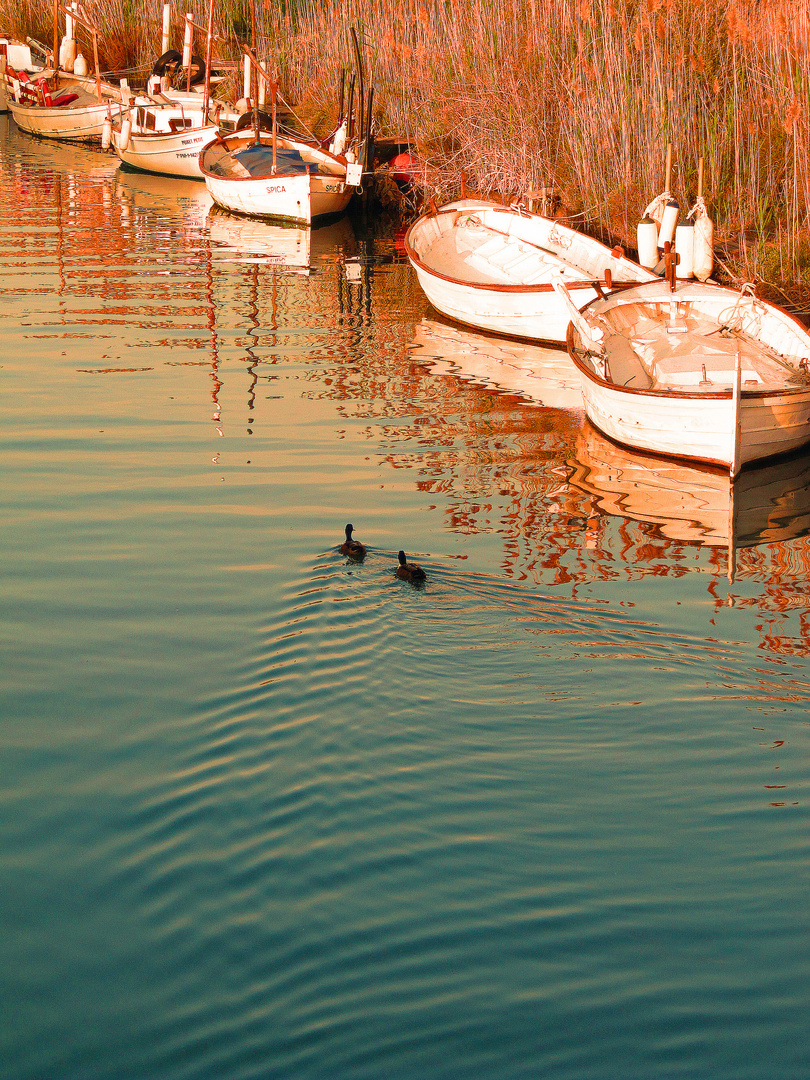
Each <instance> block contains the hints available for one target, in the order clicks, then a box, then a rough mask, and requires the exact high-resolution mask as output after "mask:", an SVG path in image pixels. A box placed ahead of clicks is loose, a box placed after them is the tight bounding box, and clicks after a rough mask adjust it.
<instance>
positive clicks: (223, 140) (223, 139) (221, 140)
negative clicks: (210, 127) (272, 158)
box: [199, 128, 348, 185]
mask: <svg viewBox="0 0 810 1080" xmlns="http://www.w3.org/2000/svg"><path fill="white" fill-rule="evenodd" d="M243 130H244V131H246V132H247V135H246V137H245V140H244V141H245V142H246V143H247V139H248V138H249V137H250V136H251V135H253V129H252V128H244V129H243ZM240 134H241V132H235V131H230V132H228V134H227V135H219V136H217V138H216V139H214V140H213V142H210V143H208V145H207V146H205V147H203V149H202V150H201V151H200V160H199V164H200V172H201V173H202V174H203V175H204V176H210V177H211V178H212V179H213V180H227V181H228V182H229V183H231V182H236V181H247V182H252V183H266V182H267V180H273V179H276V178H275V177H272V176H221V175H220V174H219V173H214V172H211V170H210V169H209V168H208V167H207V166H206V165H205V163H204V162H203V156H204V155H205V154H207V153H208V151H210V150H213V149H214V148H215V147H217V146H222V147H224V148H225V149H226V151H227V152H228V153H229V154H232V153H234V151H233V150H231V149H230V148H229V147H228V139H233V138H234V136H235V135H240ZM261 134H263V135H267V134H268V133H267V132H262V133H261ZM279 142H286V143H297V144H298V145H299V146H305V147H306V148H307V149H308V150H314V151H315V152H316V153H318V154H323V155H324V157H326V158H330V159H331V160H332V161H334V162H336V163H337V164H338V165H339V166H340V167H341V168H342V169H343V176H336V175H330V174H323V173H315V174H314V176H316V177H320V178H321V179H324V180H332V181H337V183H339V184H344V185H345V184H346V166H347V165H348V161H347V160H346V159H345V158H341V157H338V155H337V154H333V153H332V152H331V151H330V150H324V149H323V147H321V146H313V145H311V144H310V143H307V142H304V140H303V139H290V138H288V137H286V136H281V135H280V136H279ZM253 145H254V146H255V145H260V146H267V147H268V148H269V147H270V146H271V145H272V144H271V143H270V142H263V141H262V138H261V135H260V136H259V142H258V144H256V143H254V144H253ZM240 149H241V148H240ZM285 149H286V147H285ZM293 149H294V147H293ZM305 164H306V165H309V164H310V163H309V162H305ZM298 176H313V173H312V172H311V171H310V170H309V168H307V169H306V170H302V171H301V172H300V173H291V174H289V173H288V174H287V176H286V178H287V179H293V178H295V177H298ZM278 179H280V180H281V179H285V177H282V176H279V177H278Z"/></svg>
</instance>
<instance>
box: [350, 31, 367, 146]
mask: <svg viewBox="0 0 810 1080" xmlns="http://www.w3.org/2000/svg"><path fill="white" fill-rule="evenodd" d="M352 45H353V46H354V56H355V60H356V61H357V116H358V120H359V123H358V125H357V138H358V140H359V141H361V142H362V140H363V121H364V120H365V115H364V114H365V103H366V102H365V97H366V84H365V79H364V77H363V58H362V56H361V55H360V43H359V42H358V40H357V31H356V30H355V28H354V27H352Z"/></svg>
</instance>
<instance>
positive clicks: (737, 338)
mask: <svg viewBox="0 0 810 1080" xmlns="http://www.w3.org/2000/svg"><path fill="white" fill-rule="evenodd" d="M557 288H558V293H559V294H561V295H562V296H563V297H565V294H566V287H565V286H564V285H563V284H562V283H561V282H558V283H557ZM570 312H571V318H572V322H571V325H570V327H569V329H568V336H567V344H568V351H569V354H570V356H571V359H572V360H573V361H574V363H575V364H576V366H577V368H578V369H579V372H580V377H581V379H582V394H583V399H584V402H585V410H586V412H587V414H588V418H589V419H590V420H591V422H592V423H593V424H594V425H595V426H596V427H597V428H599V430H600V431H602V432H604V434H606V435H608V436H609V437H610V438H612V439H615V440H616V441H617V442H620V443H623V444H625V445H627V446H631V447H635V448H638V449H641V450H648V451H651V452H653V453H657V454H666V455H669V456H672V457H679V458H691V459H696V460H698V461H706V462H711V463H713V464H716V465H722V466H724V467H727V468H728V470H729V473H730V475H731V476H732V477H734V476H737V474H738V473H739V472H740V470H741V469H742V467H743V466H744V465H747V464H749V463H751V462H754V461H762V460H764V459H766V458H769V457H774V456H776V455H779V454H784V453H787V452H788V451H790V450H794V449H796V448H797V447H799V446H802V445H803V444H804V443H806V442H808V441H810V374H808V369H810V334H808V332H807V330H806V329H805V328H804V327H803V326H802V325H801V324H800V323H799V322H798V321H797V320H796V319H794V318H793V317H792V316H791V315H789V314H788V313H787V312H785V311H783V310H782V309H781V308H778V307H777V306H776V305H775V304H770V303H767V302H766V301H764V300H761V299H759V298H758V297H756V296H754V295H753V290H751V289H743V291H742V292H735V291H734V290H733V289H726V288H722V287H721V286H719V285H711V284H704V283H701V282H684V283H675V282H674V281H673V282H672V283H670V282H668V281H656V282H651V283H648V284H645V285H639V286H637V287H636V288H633V289H629V290H626V291H624V292H621V293H615V294H613V295H611V296H607V297H604V298H600V299H598V300H594V301H592V302H591V303H590V304H589V305H588V306H587V307H586V308H585V309H584V310H583V311H581V312H580V311H578V310H577V308H576V306H575V305H574V304H572V305H571V307H570Z"/></svg>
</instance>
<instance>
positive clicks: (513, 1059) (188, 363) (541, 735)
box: [0, 119, 810, 1080]
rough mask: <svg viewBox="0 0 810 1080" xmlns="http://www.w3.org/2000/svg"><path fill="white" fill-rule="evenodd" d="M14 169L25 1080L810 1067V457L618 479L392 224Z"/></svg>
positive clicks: (12, 518)
mask: <svg viewBox="0 0 810 1080" xmlns="http://www.w3.org/2000/svg"><path fill="white" fill-rule="evenodd" d="M0 170H1V171H2V180H3V183H2V185H0V254H1V257H0V295H2V302H1V303H0V334H2V361H1V362H2V368H0V376H2V387H3V393H2V401H3V450H2V454H3V466H4V468H3V484H2V517H3V527H2V537H3V543H2V565H3V589H2V618H0V628H1V629H0V632H1V633H2V645H3V650H2V653H3V664H2V677H1V681H0V695H1V696H0V716H1V717H2V744H1V745H2V770H0V826H1V827H0V857H1V860H2V861H1V865H2V873H3V880H2V889H0V925H1V926H2V930H1V931H0V990H1V992H2V1002H0V1023H1V1024H2V1042H1V1043H0V1076H2V1077H3V1078H4V1080H128V1078H132V1080H197V1078H200V1080H203V1078H216V1080H247V1078H255V1080H264V1078H284V1080H286V1078H289V1080H333V1078H335V1080H355V1078H357V1080H365V1078H369V1080H398V1078H404V1080H405V1078H406V1080H410V1078H414V1080H417V1078H418V1080H422V1078H424V1080H445V1078H446V1080H451V1078H452V1080H455V1078H458V1077H473V1078H476V1080H518V1078H521V1080H522V1078H536V1077H553V1078H554V1080H557V1078H560V1080H569V1078H570V1080H630V1078H632V1080H635V1078H639V1080H641V1078H644V1080H648V1078H650V1077H655V1078H667V1080H669V1078H675V1077H683V1078H687V1077H688V1078H695V1077H700V1078H702V1077H707V1078H712V1080H721V1078H728V1080H746V1078H751V1080H753V1078H756V1080H790V1078H797V1080H798V1078H801V1080H805V1078H806V1077H807V1076H808V1074H810V1036H808V1033H807V1016H808V1005H810V987H809V986H808V978H809V977H810V933H809V932H810V906H809V905H808V902H807V898H808V888H809V887H810V872H808V868H809V864H808V860H809V858H810V850H809V847H810V813H809V811H810V790H808V784H810V713H809V712H808V702H809V701H810V670H809V669H808V652H809V651H810V600H809V599H808V590H807V575H808V568H810V539H808V536H807V531H808V527H809V526H810V492H809V490H808V489H809V488H810V457H808V456H804V457H798V458H795V459H794V460H792V461H790V462H788V463H786V464H781V465H778V466H773V467H771V468H769V469H763V470H760V471H758V472H754V473H748V474H746V475H745V476H744V478H743V481H742V482H741V484H740V485H739V487H738V489H737V490H736V491H735V493H734V497H733V500H731V499H730V497H729V487H728V483H727V481H726V480H725V479H724V478H723V477H722V476H721V475H719V474H717V473H712V472H701V471H699V470H692V469H688V468H683V467H679V466H673V465H665V464H661V463H659V464H657V465H652V466H651V464H650V462H649V461H648V460H645V459H644V458H642V457H638V456H633V455H629V454H625V453H623V452H622V451H620V450H618V449H617V448H615V447H612V446H611V445H609V444H607V443H606V442H605V441H604V440H603V439H601V438H600V437H599V436H598V435H597V434H596V433H595V432H593V431H592V430H590V429H589V428H588V427H587V426H586V424H585V422H584V420H583V417H582V414H581V412H580V411H579V408H578V399H577V392H576V386H577V383H576V379H575V378H574V377H573V376H572V373H571V371H570V369H568V368H567V365H566V364H565V362H564V357H563V356H562V355H561V354H559V353H554V352H550V351H542V350H539V349H531V348H528V347H527V348H524V347H521V346H519V345H516V344H514V343H498V342H497V341H493V340H492V339H485V338H479V337H476V336H475V335H467V334H464V333H463V332H461V331H459V330H457V329H454V328H452V327H451V326H449V325H448V324H446V323H442V322H441V320H439V319H438V318H437V316H436V315H435V313H433V312H432V311H431V310H430V308H429V307H428V305H427V304H426V302H425V301H424V299H423V298H422V296H421V294H420V292H419V290H418V287H417V285H416V282H415V279H414V277H413V276H412V274H411V272H410V270H409V268H408V267H407V266H406V265H405V264H404V263H403V260H402V256H401V253H400V250H399V248H398V247H397V244H396V242H395V241H394V240H393V239H390V238H385V237H382V236H376V237H375V235H374V232H373V229H370V228H369V227H368V226H367V225H366V224H365V223H364V222H363V221H362V220H361V219H356V220H354V221H353V222H349V221H344V222H342V223H339V224H337V225H333V226H331V227H329V228H327V229H320V230H317V231H315V232H313V233H312V235H311V236H310V237H307V236H306V235H305V234H302V233H297V232H294V231H290V230H286V231H281V230H277V229H273V228H271V227H269V226H267V225H263V224H257V223H251V222H246V221H241V220H236V219H232V218H229V217H225V216H223V215H216V214H209V205H208V200H207V196H206V195H205V191H204V188H202V186H201V185H200V186H198V185H194V184H176V185H174V186H172V183H171V181H165V180H160V179H156V178H148V177H140V176H137V175H134V174H129V175H127V174H122V173H119V172H118V170H117V168H116V165H115V163H114V160H113V159H111V158H109V157H107V156H104V155H102V154H100V153H95V152H92V151H89V150H75V149H69V148H64V147H58V146H49V145H47V144H44V143H38V142H35V141H33V140H31V139H28V138H26V137H24V136H20V135H18V134H17V133H16V131H15V130H14V127H13V123H12V122H11V121H6V120H4V119H3V120H0ZM528 365H532V368H531V369H529V370H527V366H528ZM532 370H533V371H535V372H537V371H542V373H543V375H542V377H538V376H537V375H536V374H535V375H532V374H531V371H532ZM347 521H351V522H353V523H354V525H355V528H356V534H357V536H358V538H359V539H361V540H363V541H364V542H365V543H366V544H367V545H368V546H369V554H368V557H367V559H366V561H365V563H363V564H362V565H351V564H349V563H348V562H347V560H346V559H345V558H343V557H341V556H340V554H339V552H338V550H337V549H338V545H339V543H340V542H341V540H342V534H343V526H344V525H345V523H346V522H347ZM730 536H731V539H732V543H731V544H730V543H729V538H730ZM400 547H403V548H405V549H406V551H407V552H408V553H409V555H411V556H412V557H413V558H414V559H417V560H418V561H419V562H420V563H421V564H422V565H423V566H424V567H425V568H426V570H427V573H428V583H427V585H426V586H425V587H424V588H420V589H417V588H414V587H412V586H410V585H409V584H407V583H402V582H399V581H397V580H396V578H395V577H394V574H393V568H394V565H395V553H396V551H397V549H398V548H400ZM730 578H731V580H730Z"/></svg>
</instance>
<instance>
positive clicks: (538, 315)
mask: <svg viewBox="0 0 810 1080" xmlns="http://www.w3.org/2000/svg"><path fill="white" fill-rule="evenodd" d="M405 252H406V254H407V256H408V259H409V260H410V263H411V265H412V266H413V268H414V270H415V271H416V276H417V278H418V279H419V284H420V285H421V287H422V290H423V291H424V293H425V295H426V296H427V298H428V300H430V302H431V304H432V305H433V306H434V307H435V308H436V309H437V310H438V311H440V312H441V313H442V314H443V315H446V316H448V317H449V318H451V319H454V320H456V321H457V322H461V323H465V324H467V325H469V326H474V327H476V328H478V329H481V330H489V331H493V332H495V333H498V334H505V335H509V336H516V337H522V338H530V339H532V340H536V341H545V342H553V343H562V342H564V341H565V332H566V328H567V326H568V323H569V319H570V316H569V313H568V309H567V306H566V304H565V303H564V302H563V301H562V300H561V298H560V297H559V295H558V294H557V293H556V292H555V289H554V285H553V280H554V278H555V277H561V278H562V279H563V280H564V281H565V282H566V284H567V285H568V287H569V290H570V292H571V295H572V299H573V302H574V303H575V304H576V305H577V307H584V305H585V304H587V303H589V302H590V301H591V300H594V299H595V298H596V297H598V296H600V295H603V294H604V293H605V292H606V291H609V290H611V289H613V288H616V287H619V286H627V285H630V284H636V283H638V282H642V281H653V280H658V279H657V276H656V274H654V273H653V272H652V271H651V270H646V269H644V267H642V266H640V265H639V264H638V263H635V262H633V261H632V260H631V259H628V258H627V257H626V256H625V254H624V252H623V251H622V249H621V248H613V249H610V248H608V247H607V246H606V245H605V244H602V243H600V242H599V241H598V240H594V239H593V238H591V237H589V236H586V235H585V234H584V233H581V232H578V231H577V230H575V229H571V228H569V227H568V226H566V225H563V224H562V223H561V222H558V221H554V220H552V219H550V218H547V217H544V216H543V215H541V214H535V213H531V212H529V211H528V210H525V209H523V208H522V207H514V206H502V205H500V204H498V203H494V202H490V201H487V200H481V199H461V200H459V201H456V202H452V203H448V204H447V205H445V206H442V207H440V208H439V209H438V210H435V211H432V212H430V213H428V214H424V215H423V216H422V217H420V218H419V219H418V220H417V221H415V222H414V223H413V224H412V225H411V227H410V228H409V229H408V232H407V234H406V236H405Z"/></svg>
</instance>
